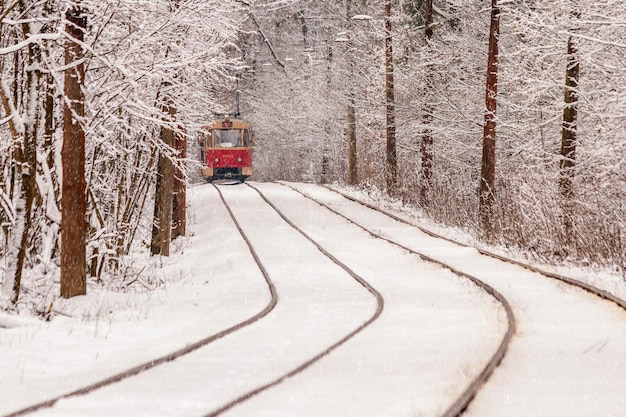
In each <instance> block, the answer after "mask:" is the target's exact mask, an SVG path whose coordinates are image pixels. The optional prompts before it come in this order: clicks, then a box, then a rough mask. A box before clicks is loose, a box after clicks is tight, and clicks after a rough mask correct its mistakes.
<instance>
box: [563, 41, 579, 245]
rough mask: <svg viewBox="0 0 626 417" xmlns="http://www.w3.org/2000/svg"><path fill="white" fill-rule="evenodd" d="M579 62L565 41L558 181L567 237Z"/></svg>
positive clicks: (570, 227)
mask: <svg viewBox="0 0 626 417" xmlns="http://www.w3.org/2000/svg"><path fill="white" fill-rule="evenodd" d="M579 73H580V61H579V59H578V50H577V47H576V43H575V40H574V39H573V38H572V37H571V36H570V37H569V39H568V40H567V70H566V72H565V108H564V109H563V131H562V135H561V136H562V137H561V164H560V166H561V178H560V181H559V185H560V189H561V195H562V196H563V214H564V216H563V224H564V226H565V233H566V235H567V236H568V237H569V236H571V233H572V200H573V198H574V190H573V186H572V182H573V177H574V168H575V167H576V133H577V125H576V123H577V119H578V78H579Z"/></svg>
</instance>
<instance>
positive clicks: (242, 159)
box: [198, 116, 256, 182]
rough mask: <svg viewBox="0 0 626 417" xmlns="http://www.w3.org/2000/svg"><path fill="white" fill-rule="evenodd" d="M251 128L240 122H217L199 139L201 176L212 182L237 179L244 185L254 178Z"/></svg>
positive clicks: (222, 120)
mask: <svg viewBox="0 0 626 417" xmlns="http://www.w3.org/2000/svg"><path fill="white" fill-rule="evenodd" d="M251 128H252V125H251V124H250V123H249V122H247V121H245V120H241V119H230V118H229V117H228V116H226V117H225V118H224V119H220V120H217V121H215V122H214V123H213V124H212V125H210V126H207V127H205V129H204V132H202V133H200V135H199V136H198V142H199V143H200V147H201V152H200V160H201V162H202V176H203V177H204V178H205V179H206V180H207V181H209V182H211V181H213V180H218V179H234V180H238V181H241V182H244V181H245V180H246V179H247V178H248V177H249V176H250V175H252V145H253V144H254V142H255V141H256V138H255V137H254V136H253V135H252V130H251Z"/></svg>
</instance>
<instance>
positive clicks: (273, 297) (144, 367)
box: [3, 193, 278, 417]
mask: <svg viewBox="0 0 626 417" xmlns="http://www.w3.org/2000/svg"><path fill="white" fill-rule="evenodd" d="M220 198H221V199H222V201H223V202H224V206H225V207H226V210H227V211H228V214H229V216H230V218H231V219H232V221H233V223H234V225H235V227H236V228H237V230H238V231H239V233H240V235H241V237H242V239H243V240H244V241H245V243H246V245H247V247H248V249H249V251H250V254H251V255H252V258H253V259H254V261H255V263H256V265H257V266H258V268H259V270H260V271H261V274H262V275H263V277H264V279H265V282H266V283H267V288H268V291H269V293H270V299H269V302H268V303H267V305H266V306H265V307H264V308H263V309H262V310H261V311H259V312H258V313H256V314H255V315H253V316H252V317H250V318H248V319H246V320H244V321H241V322H239V323H237V324H235V325H233V326H231V327H228V328H226V329H224V330H222V331H219V332H217V333H214V334H211V335H209V336H206V337H204V338H202V339H199V340H198V341H196V342H194V343H191V344H187V345H186V346H185V347H183V348H181V349H179V350H176V351H174V352H172V353H170V354H168V355H165V356H161V357H159V358H156V359H153V360H151V361H149V362H145V363H142V364H140V365H138V366H135V367H133V368H130V369H128V370H126V371H123V372H120V373H117V374H115V375H113V376H110V377H108V378H105V379H103V380H101V381H98V382H95V383H93V384H90V385H88V386H85V387H83V388H80V389H76V390H73V391H71V392H68V393H66V394H63V395H59V396H55V397H53V398H50V399H48V400H46V401H42V402H39V403H36V404H33V405H31V406H28V407H25V408H23V409H20V410H17V411H14V412H11V413H10V414H6V415H5V416H3V417H18V416H24V415H29V414H33V413H35V412H37V411H40V410H43V409H46V408H50V407H53V406H54V405H55V404H56V403H58V402H59V401H60V400H67V399H71V398H75V397H79V396H83V395H87V394H89V393H92V392H94V391H97V390H99V389H101V388H104V387H107V386H111V385H113V384H118V383H121V382H123V381H124V380H127V379H128V378H131V377H134V376H137V375H139V374H141V373H144V372H146V371H148V370H150V369H153V368H155V367H157V366H159V365H162V364H165V363H168V362H171V361H174V360H176V359H178V358H181V357H183V356H185V355H188V354H189V353H191V352H194V351H196V350H198V349H200V348H202V347H205V346H207V345H209V344H211V343H213V342H215V341H217V340H220V339H223V338H224V337H226V336H228V335H229V334H232V333H234V332H236V331H239V330H241V329H243V328H245V327H247V326H250V325H252V324H254V323H255V322H257V321H259V320H261V319H262V318H263V317H265V316H267V314H269V313H270V312H271V311H272V310H273V309H274V307H275V306H276V304H277V303H278V293H277V291H276V287H275V285H274V283H273V282H272V280H271V278H270V276H269V274H268V273H267V270H266V269H265V266H264V265H263V263H262V262H261V260H260V259H259V256H258V255H257V253H256V251H255V249H254V247H253V245H252V243H251V242H250V240H249V239H248V237H247V236H246V234H245V232H244V231H243V229H242V228H241V226H240V225H239V223H238V222H237V219H236V218H235V216H234V215H233V213H232V211H231V209H230V207H229V206H228V204H227V203H226V201H225V200H224V199H223V196H222V195H221V193H220Z"/></svg>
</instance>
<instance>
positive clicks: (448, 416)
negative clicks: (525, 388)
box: [281, 183, 515, 417]
mask: <svg viewBox="0 0 626 417" xmlns="http://www.w3.org/2000/svg"><path fill="white" fill-rule="evenodd" d="M281 184H282V185H284V186H285V187H289V188H290V189H292V190H294V191H296V192H297V193H299V194H301V195H302V196H304V197H306V198H308V199H310V200H311V201H314V202H315V203H317V204H319V205H320V206H322V207H324V208H325V209H326V210H328V211H330V212H332V213H334V214H336V215H337V216H339V217H341V218H343V219H344V220H346V221H348V222H349V223H351V224H354V225H355V226H357V227H359V228H360V229H362V230H364V231H366V232H367V233H369V234H370V235H372V236H374V237H376V238H378V239H381V240H384V241H386V242H388V243H390V244H392V245H396V246H398V247H400V248H402V249H404V250H405V251H407V252H409V253H411V254H413V255H416V256H419V257H420V258H421V259H423V260H424V261H427V262H431V263H434V264H436V265H439V266H441V267H443V268H446V269H448V270H450V271H451V272H452V273H454V274H455V275H458V276H460V277H463V278H466V279H468V280H470V281H471V282H472V283H474V284H475V285H476V286H478V287H479V288H481V289H482V290H484V291H485V292H486V293H488V294H489V295H491V296H492V297H493V298H495V299H496V300H497V301H498V302H499V303H500V304H501V305H502V306H503V307H504V309H505V311H506V316H507V331H506V333H505V335H504V337H503V338H502V340H501V342H500V345H499V346H498V349H497V350H496V351H495V352H494V354H493V355H492V357H491V359H490V360H489V362H488V363H487V364H486V365H485V367H484V368H483V369H482V371H481V372H480V373H479V374H478V375H477V376H476V377H475V378H474V379H473V380H472V381H471V382H470V384H469V385H468V387H467V388H466V389H465V390H464V391H463V393H462V394H461V395H460V396H459V397H458V398H457V399H456V400H455V401H454V402H453V403H452V405H451V406H450V407H449V408H448V409H447V410H446V411H445V412H444V413H443V414H442V417H457V416H460V415H461V414H462V413H463V411H464V410H465V408H466V407H467V406H468V404H469V403H470V402H471V401H472V399H473V398H474V396H475V395H476V392H477V391H478V389H479V388H480V386H481V385H482V384H483V383H484V382H485V381H486V380H487V379H489V376H490V375H491V374H492V373H493V371H494V369H496V367H497V366H498V365H499V364H500V362H502V359H503V358H504V356H505V355H506V351H507V349H508V347H509V344H510V343H511V339H512V338H513V335H514V334H515V315H514V314H513V309H512V308H511V305H510V303H509V301H508V300H507V299H506V298H505V297H504V296H503V295H502V294H501V293H500V292H498V291H497V290H496V289H495V288H493V287H492V286H490V285H489V284H487V283H485V282H483V281H481V280H480V279H478V278H476V277H474V276H472V275H470V274H467V273H465V272H463V271H460V270H458V269H456V268H454V267H452V266H450V265H448V264H446V263H445V262H442V261H440V260H437V259H435V258H433V257H431V256H428V255H426V254H424V253H421V252H418V251H416V250H413V249H411V248H409V247H407V246H405V245H403V244H401V243H398V242H395V241H393V240H392V239H389V238H387V237H385V236H382V235H381V234H379V233H376V232H374V231H372V230H370V229H368V228H366V227H365V226H363V225H361V224H358V223H357V222H355V221H354V220H352V219H350V218H349V217H347V216H345V215H343V214H342V213H340V212H339V211H337V210H335V209H333V208H332V207H330V206H329V205H327V204H325V203H323V202H321V201H319V200H316V199H315V198H313V197H311V196H309V195H307V194H306V193H304V192H302V191H300V190H298V189H297V188H295V187H292V186H290V185H289V184H286V183H281Z"/></svg>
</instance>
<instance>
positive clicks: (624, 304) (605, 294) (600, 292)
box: [281, 182, 626, 310]
mask: <svg viewBox="0 0 626 417" xmlns="http://www.w3.org/2000/svg"><path fill="white" fill-rule="evenodd" d="M281 184H282V185H286V184H284V183H282V182H281ZM286 186H288V185H286ZM323 187H324V188H326V189H327V190H330V191H332V192H334V193H337V194H339V195H340V196H342V197H344V198H346V199H348V200H350V201H353V202H355V203H358V204H360V205H362V206H365V207H367V208H369V209H372V210H375V211H377V212H379V213H381V214H384V215H385V216H388V217H390V218H392V219H394V220H396V221H398V222H400V223H403V224H406V225H408V226H411V227H414V228H416V229H418V230H419V231H421V232H422V233H425V234H427V235H429V236H431V237H434V238H437V239H443V240H445V241H448V242H450V243H453V244H455V245H458V246H462V247H465V248H470V247H471V248H473V249H476V250H477V251H478V253H480V254H482V255H485V256H489V257H491V258H494V259H497V260H500V261H502V262H506V263H510V264H513V265H517V266H520V267H522V268H525V269H527V270H529V271H532V272H535V273H537V274H540V275H543V276H545V277H548V278H552V279H555V280H557V281H561V282H564V283H566V284H569V285H572V286H574V287H578V288H580V289H582V290H585V291H587V292H589V293H591V294H593V295H596V296H598V297H600V298H603V299H605V300H607V301H610V302H612V303H614V304H616V305H617V306H619V307H620V308H622V309H624V310H626V300H623V299H621V298H619V297H617V296H616V295H614V294H612V293H610V292H609V291H606V290H604V289H602V288H599V287H596V286H594V285H591V284H588V283H586V282H583V281H579V280H576V279H574V278H571V277H567V276H565V275H562V274H557V273H554V272H550V271H546V270H544V269H541V268H538V267H536V266H533V265H530V264H528V263H525V262H522V261H518V260H515V259H511V258H507V257H505V256H503V255H498V254H496V253H493V252H490V251H488V250H485V249H481V248H476V247H473V246H470V245H467V244H465V243H462V242H459V241H456V240H454V239H451V238H449V237H446V236H441V235H438V234H437V233H435V232H433V231H431V230H428V229H426V228H424V227H423V226H420V225H418V224H415V223H413V222H410V221H408V220H406V219H403V218H402V217H399V216H396V215H395V214H393V213H390V212H388V211H386V210H383V209H381V208H380V207H377V206H375V205H373V204H370V203H368V202H365V201H361V200H359V199H358V198H355V197H352V196H350V195H348V194H346V193H344V192H341V191H339V190H335V189H333V188H331V187H329V186H326V185H324V186H323ZM290 188H293V187H290Z"/></svg>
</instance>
